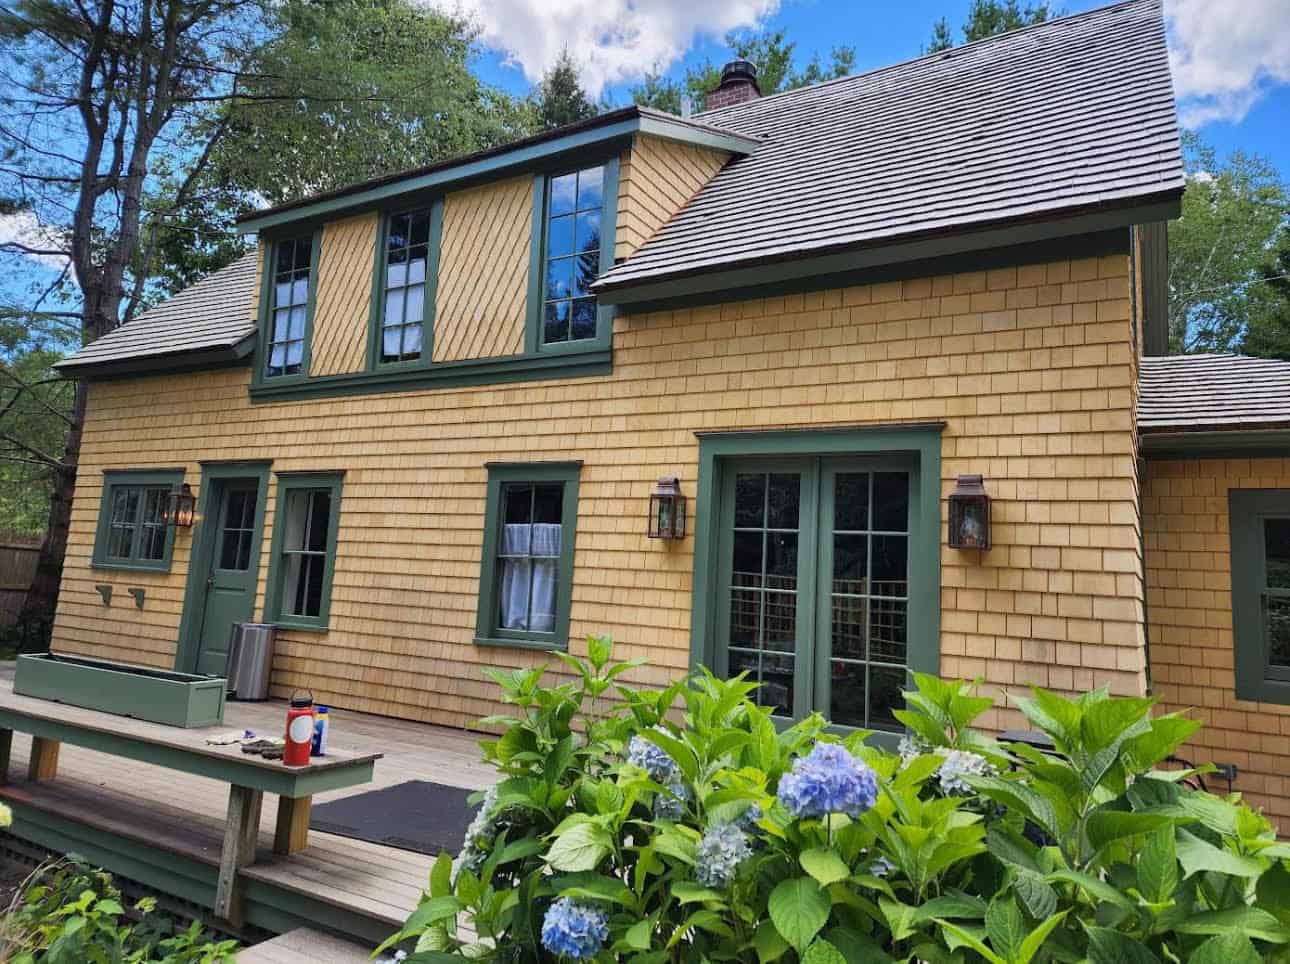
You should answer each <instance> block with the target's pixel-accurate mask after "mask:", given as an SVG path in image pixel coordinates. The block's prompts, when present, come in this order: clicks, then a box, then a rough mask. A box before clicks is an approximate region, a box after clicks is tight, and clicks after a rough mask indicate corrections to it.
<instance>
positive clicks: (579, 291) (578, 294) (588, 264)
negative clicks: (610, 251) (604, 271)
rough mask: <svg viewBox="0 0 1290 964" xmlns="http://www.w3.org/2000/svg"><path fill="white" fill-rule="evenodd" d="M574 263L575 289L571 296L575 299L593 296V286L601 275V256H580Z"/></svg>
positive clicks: (593, 254)
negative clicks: (597, 276)
mask: <svg viewBox="0 0 1290 964" xmlns="http://www.w3.org/2000/svg"><path fill="white" fill-rule="evenodd" d="M573 262H574V267H573V289H572V291H571V292H570V294H572V295H573V297H575V298H582V297H585V296H586V295H589V294H591V286H592V284H593V283H594V282H595V280H596V275H598V274H599V273H600V254H599V253H598V252H592V253H591V254H580V255H578V256H577V257H576V258H574V259H573Z"/></svg>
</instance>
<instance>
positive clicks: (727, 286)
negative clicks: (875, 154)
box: [592, 188, 1182, 306]
mask: <svg viewBox="0 0 1290 964" xmlns="http://www.w3.org/2000/svg"><path fill="white" fill-rule="evenodd" d="M1181 212H1182V188H1173V189H1170V190H1167V191H1162V192H1159V193H1158V194H1153V195H1149V196H1143V197H1138V198H1133V199H1131V200H1130V201H1129V202H1127V203H1123V204H1117V205H1114V206H1111V205H1104V206H1099V207H1096V208H1093V209H1089V210H1083V211H1064V212H1063V211H1059V212H1054V213H1053V214H1050V215H1048V216H1045V217H1043V218H1038V219H1030V220H1024V221H1019V220H1015V219H1012V220H1004V221H1001V222H997V223H994V224H990V225H981V226H977V227H974V228H972V229H959V230H956V231H953V232H937V233H930V234H927V235H924V236H916V235H911V236H908V237H905V238H900V239H894V240H892V241H889V242H887V243H881V244H867V245H855V246H852V247H850V248H843V249H838V250H827V251H823V252H820V253H811V254H804V255H800V256H787V257H777V258H760V259H755V260H749V261H747V262H743V263H740V264H738V265H737V266H734V267H729V268H714V269H710V270H693V271H686V270H681V271H672V272H668V273H667V274H662V275H651V276H648V277H645V278H641V279H639V280H636V279H624V280H622V281H617V282H616V281H615V280H614V279H613V277H612V274H611V275H610V276H609V277H606V278H602V279H601V280H600V281H598V282H596V283H595V284H594V285H592V290H593V291H594V292H595V293H596V296H597V297H598V298H599V300H600V303H601V304H606V305H621V306H640V305H648V306H654V305H664V304H671V303H675V302H676V299H679V298H686V297H694V296H699V295H705V294H709V295H710V294H713V293H717V292H726V291H730V292H737V291H740V290H742V289H748V288H755V287H759V286H764V285H773V284H782V283H784V282H792V281H797V280H801V279H805V278H810V277H814V276H827V275H843V274H846V273H848V272H854V271H856V270H863V269H865V268H876V267H880V266H883V265H890V264H897V263H900V262H905V261H923V260H927V259H929V258H940V257H947V256H951V255H958V254H966V253H969V252H973V251H982V250H987V249H990V248H999V247H1008V246H1012V245H1018V244H1032V243H1036V242H1040V241H1048V240H1052V239H1055V238H1062V237H1075V236H1078V235H1087V234H1094V233H1097V232H1101V231H1107V230H1112V229H1115V228H1127V227H1129V226H1130V225H1134V224H1146V223H1149V222H1153V221H1168V220H1172V219H1174V218H1177V217H1178V216H1179V215H1180V214H1181Z"/></svg>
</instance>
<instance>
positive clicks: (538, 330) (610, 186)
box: [524, 154, 618, 355]
mask: <svg viewBox="0 0 1290 964" xmlns="http://www.w3.org/2000/svg"><path fill="white" fill-rule="evenodd" d="M595 166H596V163H595V161H594V160H592V161H586V162H579V163H568V164H566V165H564V166H563V167H560V168H558V169H554V170H551V171H549V172H544V173H541V174H537V175H535V176H534V178H533V216H532V225H531V236H530V239H529V287H528V295H527V301H526V306H527V314H526V323H525V331H524V350H525V352H526V353H527V354H529V355H535V354H543V355H562V354H578V353H582V352H587V351H594V350H596V349H609V348H610V346H611V344H612V342H613V334H614V317H615V315H616V314H617V309H616V308H614V307H612V306H611V305H606V304H604V303H603V302H601V301H600V299H599V298H597V300H596V335H595V337H594V338H584V339H580V340H578V341H568V342H564V343H561V344H552V345H545V344H543V343H542V310H543V305H544V303H545V296H544V295H545V278H546V254H547V245H546V222H547V211H548V209H549V204H550V193H551V182H552V181H553V180H554V179H555V178H557V177H559V176H561V175H564V174H568V173H570V172H573V171H582V170H586V169H588V168H591V167H595ZM602 166H603V169H604V178H603V180H602V182H601V195H602V198H603V200H602V207H601V210H600V270H599V273H598V276H599V275H603V274H604V273H605V272H606V271H608V270H609V269H610V268H612V267H613V266H614V239H615V237H616V234H617V223H618V155H616V154H615V155H614V156H612V157H609V158H607V159H606V160H605V161H604V162H603V165H602ZM570 324H572V320H570Z"/></svg>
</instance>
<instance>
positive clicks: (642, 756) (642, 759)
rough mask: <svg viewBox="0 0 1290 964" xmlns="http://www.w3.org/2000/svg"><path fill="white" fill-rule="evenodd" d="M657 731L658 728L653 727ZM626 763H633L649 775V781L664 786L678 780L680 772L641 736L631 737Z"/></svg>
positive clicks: (671, 760)
mask: <svg viewBox="0 0 1290 964" xmlns="http://www.w3.org/2000/svg"><path fill="white" fill-rule="evenodd" d="M655 729H659V727H655ZM627 762H628V763H634V764H635V765H636V766H638V767H640V768H641V769H642V770H644V771H645V772H646V773H648V774H649V775H650V779H651V780H654V781H655V782H657V783H661V784H663V785H664V786H666V785H667V784H670V783H676V782H678V781H679V780H680V777H681V771H680V768H679V767H677V765H676V761H674V760H673V759H672V758H671V757H670V756H668V755H667V753H665V752H664V751H663V750H662V749H661V748H660V747H658V746H655V745H654V744H653V743H651V742H650V741H649V740H647V739H645V738H644V737H641V736H633V737H632V738H631V740H630V741H628V743H627Z"/></svg>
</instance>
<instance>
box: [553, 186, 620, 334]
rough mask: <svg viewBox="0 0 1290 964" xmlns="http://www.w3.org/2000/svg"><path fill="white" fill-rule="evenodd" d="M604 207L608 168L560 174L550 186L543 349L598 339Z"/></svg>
mask: <svg viewBox="0 0 1290 964" xmlns="http://www.w3.org/2000/svg"><path fill="white" fill-rule="evenodd" d="M604 208H605V167H604V166H603V165H598V166H596V167H588V168H583V169H582V170H578V171H570V172H569V173H567V174H560V175H558V176H556V177H552V178H550V179H549V180H548V182H547V197H546V209H545V219H546V243H545V245H544V251H543V279H544V287H543V297H542V344H543V345H544V346H547V345H562V344H567V343H569V342H579V341H587V340H589V339H592V338H595V337H596V299H595V296H594V295H592V293H591V284H592V282H594V281H595V280H596V278H597V277H598V276H599V275H600V267H601V250H602V245H601V237H602V232H601V227H602V224H601V222H602V219H603V215H604V213H605V212H604Z"/></svg>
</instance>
